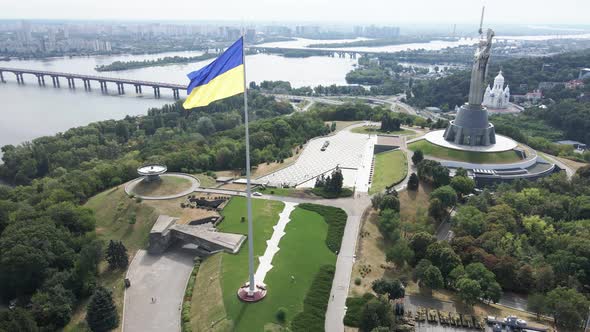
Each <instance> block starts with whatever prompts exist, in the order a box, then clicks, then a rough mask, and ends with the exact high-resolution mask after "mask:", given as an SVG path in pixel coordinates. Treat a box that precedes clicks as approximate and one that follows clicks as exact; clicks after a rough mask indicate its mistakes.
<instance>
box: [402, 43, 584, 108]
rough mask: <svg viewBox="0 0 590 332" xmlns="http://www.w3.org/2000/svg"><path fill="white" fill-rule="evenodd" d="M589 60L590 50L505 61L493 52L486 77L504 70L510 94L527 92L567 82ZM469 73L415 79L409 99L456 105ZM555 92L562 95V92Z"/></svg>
mask: <svg viewBox="0 0 590 332" xmlns="http://www.w3.org/2000/svg"><path fill="white" fill-rule="evenodd" d="M588 63H590V50H583V51H576V52H569V53H563V54H559V55H554V56H549V57H535V58H532V57H531V58H518V59H509V60H505V61H494V58H493V56H492V60H491V61H490V65H489V68H488V77H487V80H488V83H489V84H492V83H493V80H494V78H495V76H496V75H497V73H498V72H499V71H500V70H502V75H504V78H505V80H506V84H508V85H509V86H510V92H511V94H524V93H526V92H528V91H532V90H534V89H537V87H538V85H539V82H567V81H570V80H573V79H576V78H578V73H579V70H580V68H584V67H587V66H588ZM469 76H470V69H469V70H463V71H459V72H456V73H453V74H452V75H449V76H447V77H443V78H440V79H437V80H425V81H420V82H416V83H415V84H413V86H412V93H413V96H412V97H410V98H408V103H410V104H411V105H413V106H416V107H421V108H423V107H427V106H437V107H441V108H442V109H453V108H454V107H455V106H456V105H462V104H464V103H465V102H466V101H467V95H468V93H469ZM562 88H563V87H562ZM578 94H579V93H578ZM556 95H557V97H559V94H556ZM549 97H551V92H550V93H549Z"/></svg>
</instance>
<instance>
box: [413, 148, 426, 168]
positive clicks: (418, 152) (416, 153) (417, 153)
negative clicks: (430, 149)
mask: <svg viewBox="0 0 590 332" xmlns="http://www.w3.org/2000/svg"><path fill="white" fill-rule="evenodd" d="M422 160H424V153H423V152H422V150H416V151H414V154H413V155H412V163H414V165H418V164H419V163H420V162H421V161H422Z"/></svg>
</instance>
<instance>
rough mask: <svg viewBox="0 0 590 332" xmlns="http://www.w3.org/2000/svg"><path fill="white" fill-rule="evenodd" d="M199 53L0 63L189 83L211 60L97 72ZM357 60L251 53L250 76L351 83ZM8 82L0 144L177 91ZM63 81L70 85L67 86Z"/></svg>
mask: <svg viewBox="0 0 590 332" xmlns="http://www.w3.org/2000/svg"><path fill="white" fill-rule="evenodd" d="M199 54H201V53H200V52H174V53H163V54H157V55H128V56H93V57H75V58H53V59H45V60H16V61H15V60H13V61H9V62H0V66H3V67H12V68H28V69H40V70H41V69H42V70H48V71H57V72H71V73H79V74H91V75H100V76H109V77H121V78H130V79H138V80H147V81H158V82H169V83H178V84H186V83H188V78H186V74H187V73H189V72H190V71H193V70H196V69H199V68H201V67H203V66H205V65H206V64H207V63H209V62H210V61H211V60H208V61H201V62H196V63H191V64H183V65H168V66H161V67H150V68H141V69H133V70H125V71H119V72H102V73H97V72H96V71H95V70H94V68H95V67H96V66H97V65H102V64H108V63H111V62H113V61H119V60H120V61H129V60H143V59H155V58H159V57H164V56H174V55H179V56H195V55H199ZM356 63H357V60H355V59H344V58H330V57H319V56H318V57H310V58H284V57H281V56H278V55H267V54H257V55H251V56H247V57H246V71H247V73H246V75H247V79H248V81H256V82H261V81H263V80H284V81H290V82H291V84H292V85H293V86H294V87H301V86H307V85H311V86H316V85H319V84H322V85H330V84H338V85H343V84H346V80H345V79H344V76H345V75H346V73H347V72H349V71H350V70H352V69H353V66H354V65H355V64H356ZM4 77H5V79H6V81H7V83H6V84H0V105H1V106H0V115H1V116H2V121H0V146H4V145H6V144H18V143H21V142H24V141H27V140H31V139H33V138H35V137H38V136H43V135H51V134H55V133H56V132H60V131H64V130H66V129H68V128H71V127H74V126H80V125H85V124H88V123H90V122H94V121H99V120H106V119H121V118H123V117H125V115H128V114H129V115H138V114H145V113H146V111H147V109H148V108H150V107H158V106H161V105H163V104H165V103H170V102H173V101H174V100H173V98H172V93H171V91H169V90H168V89H162V99H154V97H153V93H152V90H151V89H150V88H148V87H144V89H143V92H144V94H143V96H138V95H136V94H135V91H134V89H133V87H131V86H126V89H125V90H126V94H125V95H123V96H119V95H117V92H116V91H117V90H116V86H114V85H112V86H109V96H103V95H102V94H101V92H100V87H99V85H98V83H97V82H92V83H91V84H93V90H92V92H86V91H84V89H83V85H82V82H78V81H77V82H76V87H77V89H76V90H70V89H68V88H67V84H66V81H65V80H63V79H62V80H61V86H62V88H61V89H56V88H53V86H52V84H51V79H48V78H47V77H46V78H45V81H46V84H47V86H46V87H39V86H38V84H37V79H36V78H35V77H34V76H32V75H26V74H25V75H24V80H25V83H26V84H25V85H18V84H17V83H16V79H15V77H14V75H12V74H11V73H4ZM64 85H65V86H66V88H64Z"/></svg>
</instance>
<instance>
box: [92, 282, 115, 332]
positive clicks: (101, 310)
mask: <svg viewBox="0 0 590 332" xmlns="http://www.w3.org/2000/svg"><path fill="white" fill-rule="evenodd" d="M86 322H87V323H88V326H89V327H90V329H91V330H92V331H93V332H106V331H110V330H113V329H115V328H116V327H117V326H118V325H119V317H118V316H117V308H116V307H115V302H113V298H112V295H111V292H110V291H108V290H107V289H105V288H104V287H98V288H97V289H96V291H95V292H94V295H92V298H90V302H89V303H88V307H87V308H86Z"/></svg>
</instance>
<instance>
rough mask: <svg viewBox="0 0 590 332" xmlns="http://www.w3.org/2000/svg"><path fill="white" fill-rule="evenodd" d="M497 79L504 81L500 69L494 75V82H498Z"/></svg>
mask: <svg viewBox="0 0 590 332" xmlns="http://www.w3.org/2000/svg"><path fill="white" fill-rule="evenodd" d="M498 81H502V82H504V76H503V75H502V71H501V70H500V72H499V73H498V76H496V78H495V79H494V82H498Z"/></svg>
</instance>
